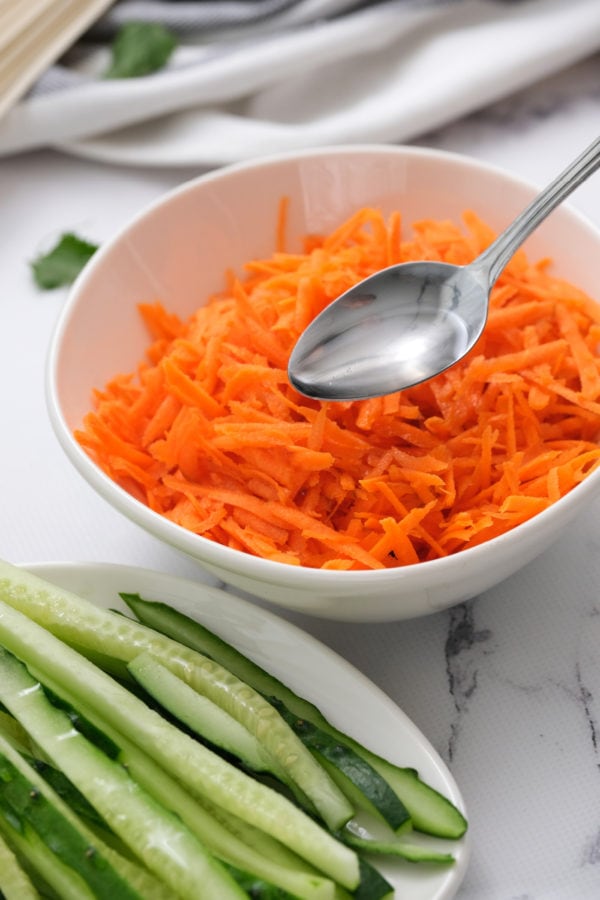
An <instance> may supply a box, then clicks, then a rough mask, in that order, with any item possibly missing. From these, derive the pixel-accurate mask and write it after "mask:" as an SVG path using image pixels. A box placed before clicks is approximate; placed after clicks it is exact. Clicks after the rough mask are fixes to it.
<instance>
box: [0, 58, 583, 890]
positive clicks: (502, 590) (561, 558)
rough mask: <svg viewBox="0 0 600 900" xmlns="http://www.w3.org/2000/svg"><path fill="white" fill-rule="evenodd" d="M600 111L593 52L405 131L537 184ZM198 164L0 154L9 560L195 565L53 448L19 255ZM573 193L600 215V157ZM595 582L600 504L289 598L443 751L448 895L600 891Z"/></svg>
mask: <svg viewBox="0 0 600 900" xmlns="http://www.w3.org/2000/svg"><path fill="white" fill-rule="evenodd" d="M599 122H600V56H596V57H594V58H592V59H589V60H587V61H586V62H584V63H582V64H580V65H578V66H576V67H574V68H572V69H570V70H569V71H566V72H564V73H562V74H561V75H558V76H555V77H553V78H552V79H550V80H548V81H546V82H543V83H541V84H538V85H536V86H534V87H532V88H529V89H528V90H526V91H524V92H522V93H520V94H518V95H517V96H515V97H512V98H510V99H507V100H504V101H502V102H501V103H498V104H496V105H495V106H493V107H490V108H488V109H486V110H484V111H482V112H479V113H477V114H474V115H471V116H470V117H468V118H467V119H465V120H463V121H459V122H455V123H453V124H451V125H449V126H447V127H445V128H443V129H441V130H439V131H437V132H435V133H432V134H427V135H423V136H422V137H421V138H420V139H419V140H418V141H416V143H419V144H422V145H428V146H432V147H439V148H444V149H448V150H453V151H458V152H461V153H465V154H467V155H471V156H473V157H476V158H478V159H481V160H486V161H489V162H492V163H494V164H497V165H499V166H502V167H504V168H506V169H509V170H511V171H512V172H514V173H516V174H518V175H520V176H523V177H525V178H527V179H529V180H530V181H533V182H534V183H537V184H538V185H539V186H542V185H543V184H544V183H545V182H546V181H548V180H549V179H550V178H551V177H552V176H553V175H554V174H556V173H557V172H558V171H559V169H561V168H562V167H563V165H565V164H566V163H567V162H568V161H570V159H571V158H573V157H574V156H575V155H577V153H578V152H579V151H580V150H582V149H583V148H584V147H585V146H586V145H587V144H588V143H589V142H590V141H591V140H592V138H594V137H595V136H596V134H597V133H598V123H599ZM196 174H198V173H197V172H195V171H191V170H182V169H178V170H171V169H152V170H148V169H145V170H144V169H142V170H136V169H135V168H125V167H122V168H120V167H116V166H105V165H102V164H98V163H95V162H90V161H83V160H80V159H77V158H74V157H70V156H67V155H63V154H60V153H58V152H53V151H40V152H35V153H31V154H24V155H21V156H16V157H12V158H7V159H4V160H2V161H1V162H0V222H1V224H0V233H1V236H2V239H1V241H0V273H1V283H2V293H1V297H0V322H1V326H2V330H1V334H2V351H1V353H0V391H1V409H2V414H1V423H2V424H1V432H0V471H2V472H3V473H4V474H3V476H2V515H1V518H0V556H2V557H4V558H6V559H8V560H10V561H12V562H16V563H28V562H42V561H44V562H47V561H70V560H76V561H84V560H85V561H110V562H121V563H127V564H129V565H140V566H145V567H149V568H154V569H160V570H164V571H167V572H171V573H174V574H179V575H185V576H192V577H196V578H198V577H202V575H201V573H199V570H198V568H197V567H196V566H195V564H193V563H192V562H190V561H188V560H185V559H183V558H182V557H180V556H179V555H178V554H177V553H176V552H175V551H172V550H171V549H169V548H168V547H165V546H162V545H161V544H159V543H158V542H157V541H156V540H155V539H154V538H152V537H151V536H149V535H146V534H143V533H141V532H140V531H139V530H138V529H137V528H136V527H135V526H134V525H133V524H132V523H130V522H128V521H126V520H125V519H124V518H122V517H121V516H120V515H119V514H117V513H116V512H114V511H113V510H112V509H111V508H109V507H108V506H107V505H106V503H105V502H104V501H103V500H102V499H101V498H100V497H99V496H97V495H96V494H95V493H94V492H93V491H92V489H91V488H89V487H88V486H87V485H86V484H84V483H83V482H82V480H81V478H80V476H79V475H78V474H77V473H76V472H75V471H74V470H73V469H72V467H71V465H70V463H69V462H68V461H67V459H66V457H65V456H64V455H63V452H62V450H61V449H60V448H59V446H58V444H57V441H56V439H55V438H54V435H53V433H52V431H51V428H50V424H49V421H48V418H47V415H46V410H45V403H44V360H45V355H46V350H47V347H48V341H49V339H50V335H51V332H52V328H53V325H54V322H55V320H56V317H57V315H58V313H59V311H60V308H61V306H62V304H63V302H64V299H65V296H66V293H65V292H64V291H62V290H58V291H54V292H50V293H42V292H39V291H38V290H36V288H35V286H34V285H33V282H32V279H31V276H30V272H29V268H28V261H29V260H31V259H32V258H33V257H34V256H35V255H36V254H37V253H38V252H39V251H40V250H41V249H47V247H48V246H49V244H51V243H52V242H53V240H54V239H55V238H56V237H57V236H58V234H59V233H60V232H62V231H65V230H74V231H77V232H78V233H79V234H82V235H85V236H87V237H88V238H89V239H91V240H94V241H97V242H101V241H103V240H104V239H107V238H108V237H109V236H110V235H111V234H112V233H113V232H114V231H115V230H116V229H117V228H119V227H121V226H122V225H123V224H125V222H126V221H127V220H128V219H129V218H130V217H131V216H132V215H133V214H134V213H136V212H137V211H138V210H139V209H140V208H141V207H142V206H144V205H146V204H147V203H148V202H150V201H151V200H153V199H154V198H155V197H157V196H158V195H160V194H161V193H162V192H164V191H165V190H167V189H169V188H171V187H173V186H175V185H177V184H179V183H180V182H182V181H185V180H187V179H188V178H189V177H192V176H193V175H196ZM570 202H571V203H572V205H573V206H575V207H577V208H578V209H579V210H580V211H581V212H583V213H584V214H586V215H587V216H588V217H589V218H590V219H591V220H592V221H593V222H595V224H596V225H597V226H598V227H600V175H596V176H595V177H594V178H592V179H591V180H590V181H589V182H588V183H587V184H585V185H584V186H583V187H581V188H580V189H579V190H578V191H577V192H576V194H574V195H573V198H572V200H571V201H570ZM599 265H600V264H599ZM599 276H600V268H599ZM599 296H600V277H599ZM207 580H208V579H207ZM598 585H600V506H599V505H598V504H596V505H595V506H594V507H593V508H591V509H589V510H588V512H587V513H586V514H585V515H584V516H583V517H582V518H580V519H579V520H578V521H577V522H576V523H575V524H574V525H573V526H572V527H571V528H570V529H569V531H568V533H566V534H565V535H564V537H563V539H562V540H561V541H560V542H559V544H558V545H556V546H553V547H551V548H549V549H548V550H547V551H546V552H545V553H544V554H543V555H542V556H541V557H539V558H538V559H537V560H536V561H534V562H533V563H531V564H530V565H528V566H527V567H526V568H525V569H523V570H522V571H521V572H519V573H517V574H516V575H514V576H513V577H512V578H510V579H509V580H508V581H505V582H504V583H503V584H501V585H500V586H498V587H497V588H495V589H494V590H491V591H488V592H487V593H486V594H484V595H482V596H480V597H477V598H475V599H473V600H472V601H470V602H468V603H465V604H462V605H460V606H457V607H455V608H454V609H452V610H450V611H448V612H443V613H439V614H436V615H432V616H430V617H428V618H425V619H420V620H415V621H411V622H400V623H396V624H391V625H390V624H386V625H367V626H361V625H354V624H342V625H340V624H337V623H332V622H328V621H322V620H316V619H310V618H307V617H303V616H300V615H290V616H289V618H290V619H293V620H294V621H295V622H296V623H298V624H300V625H301V626H302V627H303V628H305V629H306V630H307V631H309V632H311V633H312V634H314V635H315V636H317V637H318V638H320V639H321V640H322V641H324V642H325V643H326V644H328V645H329V646H331V647H332V648H334V649H335V650H337V651H338V652H339V653H341V654H342V655H343V656H345V657H346V658H347V659H348V660H350V661H351V662H352V663H354V664H355V665H356V666H357V667H358V668H359V669H361V670H362V671H363V672H364V673H365V674H366V675H368V676H369V677H370V678H371V679H372V680H373V681H374V682H375V683H377V684H378V685H379V686H380V687H382V688H383V689H384V690H385V691H386V692H387V693H388V694H389V695H390V696H391V697H392V698H393V699H394V700H395V701H396V702H397V703H398V705H399V706H400V707H402V708H403V709H404V711H405V712H406V713H407V714H408V715H409V716H410V717H411V718H412V719H413V721H414V722H415V723H416V724H417V725H418V726H419V727H420V728H421V729H422V731H423V732H424V733H425V734H426V735H427V737H428V738H429V739H430V740H431V742H432V743H433V744H434V746H435V747H436V748H437V750H438V751H439V753H440V754H441V756H442V757H443V758H444V759H445V761H446V762H447V763H448V765H449V767H450V769H451V771H452V772H453V774H454V776H455V778H456V780H457V782H458V784H459V786H460V788H461V790H462V793H463V795H464V798H465V801H466V804H467V808H468V814H469V819H470V827H471V834H472V845H473V850H472V859H471V863H470V867H469V870H468V873H467V876H466V879H465V881H464V883H463V885H462V887H461V889H460V891H459V895H458V896H459V897H460V898H461V900H593V898H600V595H599V591H598ZM399 900H401V898H399Z"/></svg>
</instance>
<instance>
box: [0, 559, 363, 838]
mask: <svg viewBox="0 0 600 900" xmlns="http://www.w3.org/2000/svg"><path fill="white" fill-rule="evenodd" d="M0 600H2V601H4V602H5V603H6V604H8V605H9V606H11V607H12V608H13V609H15V610H19V611H20V612H22V613H24V614H25V615H26V616H27V617H28V618H29V619H30V620H32V621H34V622H37V623H38V624H41V625H43V626H44V627H46V628H48V629H49V630H50V631H51V632H52V633H53V634H55V635H56V636H58V637H59V638H61V639H62V640H64V641H66V642H67V643H75V644H77V645H79V646H81V647H87V648H88V649H90V650H92V651H95V652H100V653H103V654H105V655H108V656H112V657H114V658H115V659H120V660H122V661H124V662H131V660H132V659H134V658H135V657H136V656H139V654H140V653H142V652H143V651H149V652H150V653H151V654H152V655H153V656H154V657H155V658H157V659H158V660H159V661H160V662H162V663H163V665H165V666H166V667H167V668H168V669H170V670H171V671H172V672H174V674H176V675H179V676H180V677H181V678H182V679H183V680H184V681H186V682H188V684H190V685H191V686H192V687H193V688H194V689H195V690H197V691H198V692H199V693H202V694H205V695H206V696H208V697H209V698H210V699H211V700H213V701H214V702H216V703H217V704H218V705H219V706H221V707H222V708H223V709H225V710H226V711H227V712H228V713H230V714H231V715H232V716H233V717H234V718H236V719H238V721H239V722H240V723H241V724H242V725H244V726H245V727H246V728H247V729H248V730H249V731H250V732H251V733H252V734H254V735H255V737H256V738H257V739H258V740H259V741H260V742H261V743H262V744H264V746H265V748H266V749H267V751H268V752H269V753H271V754H272V755H273V757H274V758H275V759H276V760H277V762H278V763H279V764H280V765H281V766H282V767H283V768H284V769H285V770H286V771H287V773H288V775H289V777H290V778H291V779H293V781H294V782H295V783H296V785H297V786H298V787H299V788H300V790H301V791H303V792H304V793H305V794H306V795H307V797H308V798H309V799H310V800H311V802H312V803H314V806H315V808H316V809H317V810H318V812H319V815H320V816H321V817H322V818H323V820H324V822H325V823H326V824H327V826H328V827H329V828H330V829H332V830H337V829H338V828H340V827H342V826H343V825H344V824H345V822H347V821H348V820H349V819H350V818H351V817H352V814H353V812H354V811H353V809H352V807H351V805H350V804H349V803H348V800H347V799H346V797H345V796H344V794H343V793H342V792H341V791H340V790H339V788H338V787H337V785H336V784H335V783H334V782H333V781H332V780H331V778H330V777H329V775H328V774H327V773H326V772H325V771H324V769H323V768H322V767H321V766H319V764H318V763H317V762H316V760H315V759H314V757H313V756H312V754H311V753H310V752H309V751H308V750H307V749H306V748H305V747H304V745H303V744H302V741H300V739H299V738H298V737H297V736H296V735H295V734H294V733H293V731H292V729H291V728H290V727H289V726H288V725H287V724H286V723H285V722H284V721H283V719H282V718H281V716H280V715H279V714H278V713H277V711H276V710H275V709H274V708H273V707H272V706H271V704H270V703H268V701H267V700H266V699H265V698H264V696H262V695H261V694H260V693H259V692H258V691H256V690H254V689H253V688H252V687H250V686H249V685H248V684H246V683H244V682H243V681H241V680H240V679H239V678H237V677H236V676H235V675H233V674H232V673H231V672H229V671H227V669H225V668H224V667H223V666H221V665H220V664H219V663H216V662H214V661H213V660H211V659H208V658H207V657H205V656H203V655H202V654H199V653H197V652H195V651H192V650H190V649H189V648H187V647H184V646H182V645H181V644H179V643H177V642H175V641H172V640H170V639H169V638H167V637H165V636H164V635H161V634H159V633H157V632H155V631H153V630H152V629H149V628H146V627H145V626H143V625H140V624H139V623H138V622H134V621H133V620H131V619H129V618H128V617H126V616H122V615H119V614H115V613H113V612H110V611H109V610H105V609H100V608H99V607H97V606H94V604H92V603H89V602H88V601H87V600H84V599H82V598H81V597H78V596H76V595H75V594H72V593H71V592H69V591H65V590H62V589H61V588H58V587H56V586H54V585H51V584H50V583H49V582H46V581H44V580H43V579H40V578H38V577H37V576H35V575H33V574H31V573H30V572H27V571H26V570H25V569H21V568H19V567H17V566H11V565H10V564H9V563H6V562H3V561H0ZM30 649H31V648H30Z"/></svg>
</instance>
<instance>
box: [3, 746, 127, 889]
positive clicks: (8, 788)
mask: <svg viewBox="0 0 600 900" xmlns="http://www.w3.org/2000/svg"><path fill="white" fill-rule="evenodd" d="M38 785H39V781H38V779H37V778H36V776H35V772H34V771H33V770H31V769H30V768H29V766H28V765H27V763H25V761H24V760H23V759H21V757H19V755H18V754H17V753H16V751H12V748H11V747H10V745H9V744H8V743H5V742H4V741H2V740H0V806H1V808H2V809H3V811H4V814H5V818H6V819H7V820H9V818H10V819H12V821H15V822H16V824H17V827H18V830H19V832H20V833H21V834H26V831H27V828H28V826H29V828H31V829H33V831H35V833H36V834H37V836H38V838H40V840H42V841H43V842H44V844H45V846H46V847H47V848H48V849H49V850H50V851H51V852H52V854H53V855H54V856H55V857H56V858H57V859H58V860H59V861H60V862H61V863H63V865H65V866H66V867H68V868H69V869H71V870H72V871H73V872H74V873H76V874H77V875H78V876H79V877H80V878H81V879H82V880H83V883H84V884H85V885H87V886H88V887H89V889H90V895H91V896H95V897H97V898H98V900H101V898H106V900H114V898H117V897H118V898H119V900H142V897H141V895H140V894H139V893H138V892H137V891H135V890H134V889H133V888H132V887H131V886H130V885H129V884H128V883H127V882H126V881H125V880H124V879H123V878H122V877H121V876H120V875H119V874H118V873H117V872H116V871H115V869H114V868H113V867H112V865H111V864H110V862H109V861H108V859H106V858H105V857H104V856H103V855H102V853H101V852H100V851H99V849H98V847H96V846H95V845H94V844H91V843H90V841H89V840H88V839H87V837H86V836H85V835H84V834H83V833H82V832H81V831H80V830H79V829H78V828H77V827H76V826H75V825H74V823H73V822H72V821H70V820H69V819H67V818H66V817H65V816H63V815H62V813H61V811H60V810H59V809H58V808H57V807H56V806H55V805H54V804H53V803H52V800H51V798H50V796H49V792H48V791H46V790H45V789H41V790H40V788H39V786H38Z"/></svg>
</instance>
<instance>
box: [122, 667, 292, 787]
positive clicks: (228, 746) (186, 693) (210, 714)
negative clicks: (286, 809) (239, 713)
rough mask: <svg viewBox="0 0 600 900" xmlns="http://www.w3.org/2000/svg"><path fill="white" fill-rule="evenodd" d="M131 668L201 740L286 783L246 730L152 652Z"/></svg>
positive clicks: (154, 694) (264, 751)
mask: <svg viewBox="0 0 600 900" xmlns="http://www.w3.org/2000/svg"><path fill="white" fill-rule="evenodd" d="M128 669H129V671H130V672H131V674H132V675H133V677H134V678H135V680H136V681H137V682H138V684H140V685H141V686H142V687H143V688H144V690H146V691H147V692H148V694H150V696H151V697H153V698H154V699H155V700H156V701H158V703H159V704H160V705H161V706H162V707H164V709H166V710H167V711H168V712H170V713H172V714H173V715H174V716H175V718H176V719H178V720H179V721H180V722H183V723H184V724H185V725H187V726H188V727H189V728H191V730H192V731H194V732H195V733H196V734H198V735H199V736H200V737H203V738H205V739H206V740H207V741H208V742H209V743H210V744H212V745H213V746H215V747H219V748H220V749H221V750H224V751H225V752H226V753H230V754H232V755H233V756H236V757H237V758H238V759H239V760H240V761H241V762H242V763H243V764H244V765H245V766H246V767H247V768H248V769H251V770H252V771H253V772H271V773H272V774H274V775H275V776H276V777H278V778H281V780H283V781H285V780H286V775H285V772H284V771H283V770H282V769H281V767H280V766H278V765H277V764H276V763H275V761H274V760H273V757H272V756H271V755H270V754H269V753H267V752H266V750H265V749H264V747H263V745H262V744H261V743H260V742H259V741H257V739H256V738H255V737H254V735H253V734H250V732H249V731H248V729H247V728H245V727H244V726H243V725H240V723H239V722H238V720H237V719H234V718H233V716H230V715H229V713H227V712H225V710H224V709H222V708H221V707H220V706H217V704H216V703H213V702H212V700H210V699H209V698H208V697H205V696H204V695H203V694H198V693H197V692H196V691H195V690H194V689H193V688H191V687H190V686H189V685H187V684H186V683H185V682H184V681H182V680H181V678H179V677H178V676H177V675H174V674H173V673H172V672H170V671H169V669H167V668H165V666H163V665H162V663H160V662H158V660H156V659H154V657H153V656H151V654H150V653H141V654H140V655H139V656H137V657H135V659H133V660H132V661H131V662H130V663H129V664H128Z"/></svg>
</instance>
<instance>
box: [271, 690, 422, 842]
mask: <svg viewBox="0 0 600 900" xmlns="http://www.w3.org/2000/svg"><path fill="white" fill-rule="evenodd" d="M268 699H269V701H270V702H271V703H272V704H273V706H274V707H275V709H276V710H278V712H279V714H280V715H281V716H282V717H283V718H284V719H285V721H286V722H287V723H288V725H290V726H291V728H292V729H293V730H294V731H295V732H296V734H297V735H298V737H299V738H300V740H301V741H302V743H303V744H305V746H307V747H308V748H309V750H311V751H317V753H319V754H321V755H322V756H324V757H325V759H327V760H328V761H329V762H330V763H332V765H333V766H335V767H336V768H337V769H339V770H340V771H341V772H342V774H343V775H344V776H345V777H346V778H348V779H349V780H350V781H351V782H352V784H354V785H355V786H356V787H357V789H358V790H359V791H361V792H362V793H363V794H365V796H366V797H367V798H368V800H369V802H370V803H371V804H372V805H373V806H374V808H375V809H376V811H377V812H378V813H379V814H380V815H381V816H382V818H383V819H384V820H385V821H386V822H387V823H388V825H389V826H390V828H392V829H393V830H394V831H396V829H398V828H400V827H401V826H402V825H405V824H406V823H409V822H410V815H409V813H408V810H407V809H406V807H405V806H404V804H403V803H402V801H401V800H400V799H399V798H398V796H397V795H396V794H395V793H394V792H393V791H392V789H391V788H390V786H389V785H388V783H387V782H386V781H385V780H384V779H383V778H382V777H381V775H380V774H379V773H378V772H377V771H376V770H375V769H373V767H372V766H371V765H370V764H369V763H368V762H367V761H366V760H365V759H363V757H362V756H359V755H358V753H356V752H355V751H354V750H353V749H351V748H350V747H348V745H347V744H344V743H342V742H341V741H339V740H336V739H335V738H333V737H332V736H331V735H330V734H328V733H327V732H326V731H323V729H322V728H319V727H318V726H317V725H315V724H313V723H312V722H309V721H308V720H307V719H302V718H299V717H298V716H296V715H295V714H294V713H292V712H291V711H290V710H289V709H288V708H287V707H286V706H285V704H284V703H283V701H281V700H278V699H277V698H276V697H270V698H268Z"/></svg>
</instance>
